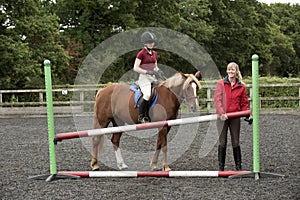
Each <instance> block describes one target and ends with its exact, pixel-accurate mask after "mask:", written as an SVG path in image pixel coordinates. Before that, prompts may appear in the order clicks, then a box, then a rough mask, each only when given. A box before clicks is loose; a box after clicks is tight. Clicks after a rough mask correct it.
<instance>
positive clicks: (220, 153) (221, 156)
mask: <svg viewBox="0 0 300 200" xmlns="http://www.w3.org/2000/svg"><path fill="white" fill-rule="evenodd" d="M225 158H226V146H225V147H222V146H220V145H219V147H218V161H219V171H224V167H225Z"/></svg>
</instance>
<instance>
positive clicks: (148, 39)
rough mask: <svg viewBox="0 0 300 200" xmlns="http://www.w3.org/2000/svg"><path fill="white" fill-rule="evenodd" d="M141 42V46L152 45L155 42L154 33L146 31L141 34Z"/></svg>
mask: <svg viewBox="0 0 300 200" xmlns="http://www.w3.org/2000/svg"><path fill="white" fill-rule="evenodd" d="M141 41H142V43H143V44H149V43H153V42H156V36H155V34H154V33H151V32H149V31H146V32H144V33H143V34H142V36H141Z"/></svg>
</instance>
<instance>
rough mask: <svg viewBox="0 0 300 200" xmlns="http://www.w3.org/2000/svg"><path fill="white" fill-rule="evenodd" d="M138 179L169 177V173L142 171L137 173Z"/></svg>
mask: <svg viewBox="0 0 300 200" xmlns="http://www.w3.org/2000/svg"><path fill="white" fill-rule="evenodd" d="M137 176H138V177H169V176H170V175H169V172H165V171H157V172H146V171H140V172H137Z"/></svg>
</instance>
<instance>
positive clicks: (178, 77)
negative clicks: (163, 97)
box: [160, 72, 201, 89]
mask: <svg viewBox="0 0 300 200" xmlns="http://www.w3.org/2000/svg"><path fill="white" fill-rule="evenodd" d="M191 82H195V83H196V84H197V86H198V87H199V89H201V84H200V82H199V81H198V79H197V78H196V77H195V75H193V74H183V73H181V72H178V73H176V74H174V75H173V76H171V77H170V78H168V79H167V80H165V81H163V82H162V83H161V84H160V85H163V86H165V87H167V88H172V87H177V86H180V85H182V84H183V89H186V88H187V87H188V85H189V84H190V83H191Z"/></svg>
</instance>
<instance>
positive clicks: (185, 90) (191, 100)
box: [182, 71, 201, 112]
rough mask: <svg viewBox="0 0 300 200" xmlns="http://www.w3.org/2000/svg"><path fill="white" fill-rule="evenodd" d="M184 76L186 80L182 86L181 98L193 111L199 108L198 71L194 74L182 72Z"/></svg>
mask: <svg viewBox="0 0 300 200" xmlns="http://www.w3.org/2000/svg"><path fill="white" fill-rule="evenodd" d="M182 75H183V74H182ZM184 76H185V77H186V80H185V82H184V83H183V87H182V98H183V99H184V100H185V101H186V103H187V104H188V105H189V109H190V111H191V112H195V111H197V110H198V108H199V99H198V91H199V89H201V84H200V82H199V81H198V79H199V77H200V71H198V72H196V73H195V74H184Z"/></svg>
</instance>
